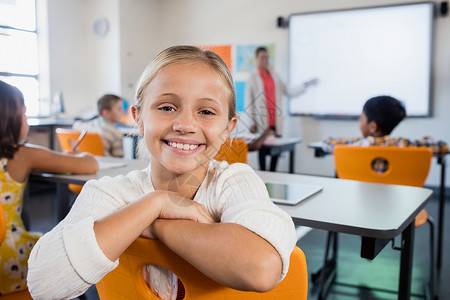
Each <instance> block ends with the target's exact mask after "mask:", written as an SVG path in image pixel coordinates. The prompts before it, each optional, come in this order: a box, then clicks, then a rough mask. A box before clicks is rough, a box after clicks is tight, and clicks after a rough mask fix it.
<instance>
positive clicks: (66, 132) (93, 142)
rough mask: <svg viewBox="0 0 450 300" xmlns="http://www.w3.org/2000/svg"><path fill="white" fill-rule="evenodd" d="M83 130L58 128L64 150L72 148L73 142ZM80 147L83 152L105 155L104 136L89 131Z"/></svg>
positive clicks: (57, 133)
mask: <svg viewBox="0 0 450 300" xmlns="http://www.w3.org/2000/svg"><path fill="white" fill-rule="evenodd" d="M80 134H81V132H79V131H76V130H73V129H68V128H57V129H56V135H57V136H58V140H59V143H60V145H61V149H62V150H64V151H71V150H72V143H74V142H76V140H77V139H78V137H79V136H80ZM78 148H79V149H80V150H81V151H82V152H88V153H91V154H93V155H100V156H103V155H104V150H103V142H102V138H101V137H100V135H99V134H97V133H92V132H88V133H87V134H86V135H85V137H84V138H83V140H82V141H81V143H80V144H79V145H78Z"/></svg>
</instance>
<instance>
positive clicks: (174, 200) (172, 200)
mask: <svg viewBox="0 0 450 300" xmlns="http://www.w3.org/2000/svg"><path fill="white" fill-rule="evenodd" d="M149 195H150V196H152V197H157V198H158V199H159V200H160V201H159V203H161V208H160V212H159V216H158V218H159V219H172V220H173V219H184V220H192V221H195V222H199V223H215V221H214V218H213V217H212V216H211V214H210V213H209V212H208V210H207V209H206V208H205V207H204V206H203V205H202V204H200V203H197V202H195V201H193V200H191V199H189V198H186V197H183V196H181V195H180V194H178V193H175V192H168V191H154V192H151V193H150V194H149ZM155 221H156V220H155ZM152 223H153V222H152ZM151 227H152V226H151V225H150V226H149V227H147V228H146V229H145V230H144V231H143V232H142V233H141V236H143V237H146V238H150V239H154V238H155V236H154V235H153V233H152V230H151Z"/></svg>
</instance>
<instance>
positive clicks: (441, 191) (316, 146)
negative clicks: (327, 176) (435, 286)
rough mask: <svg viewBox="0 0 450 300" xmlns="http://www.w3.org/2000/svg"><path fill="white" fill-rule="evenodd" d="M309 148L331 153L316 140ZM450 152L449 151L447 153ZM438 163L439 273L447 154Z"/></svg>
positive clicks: (320, 155)
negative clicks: (439, 176)
mask: <svg viewBox="0 0 450 300" xmlns="http://www.w3.org/2000/svg"><path fill="white" fill-rule="evenodd" d="M308 148H311V149H313V150H314V157H324V156H326V155H329V154H330V153H327V152H325V151H323V149H322V142H314V143H310V144H308ZM447 154H449V153H447ZM437 163H438V164H439V165H441V178H440V183H439V211H438V213H439V219H438V230H437V231H438V248H437V260H436V266H437V270H438V273H440V271H441V268H442V247H443V230H444V217H445V214H444V212H445V169H446V167H447V163H446V156H443V157H437Z"/></svg>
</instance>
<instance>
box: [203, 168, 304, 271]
mask: <svg viewBox="0 0 450 300" xmlns="http://www.w3.org/2000/svg"><path fill="white" fill-rule="evenodd" d="M214 163H217V162H215V161H214ZM217 164H218V165H216V167H215V168H216V170H217V171H216V172H211V171H210V173H209V175H210V176H211V177H212V175H211V174H216V175H215V176H214V177H213V178H209V181H210V182H209V183H207V185H208V188H207V189H206V190H205V191H202V193H201V194H200V195H198V196H199V197H198V201H199V202H200V203H202V202H205V203H203V204H204V205H205V206H206V207H207V208H208V210H209V211H211V212H212V213H213V215H214V216H215V217H216V218H218V219H220V221H221V223H236V224H239V225H241V226H243V227H245V228H247V229H249V230H250V231H253V232H254V233H256V234H258V235H259V236H261V237H262V238H264V239H265V240H266V241H268V242H269V243H270V244H271V245H272V246H273V247H274V248H275V249H276V250H277V251H278V253H279V255H280V257H281V259H282V262H283V271H282V275H281V278H280V280H282V279H283V278H284V276H285V275H286V273H287V270H288V268H289V259H290V255H291V252H292V250H293V249H294V246H295V243H296V242H297V238H296V234H295V226H294V223H293V221H292V218H291V217H290V216H289V215H288V214H287V213H285V212H284V211H282V210H281V209H280V208H278V207H277V206H276V205H275V204H273V203H272V201H271V200H270V198H269V195H268V193H267V189H266V187H265V184H264V182H263V181H262V180H261V178H259V177H258V175H256V173H255V172H254V171H253V169H251V167H249V166H248V165H245V164H239V163H235V164H232V165H231V166H228V164H227V163H226V162H222V163H220V164H219V163H217ZM196 198H197V197H196Z"/></svg>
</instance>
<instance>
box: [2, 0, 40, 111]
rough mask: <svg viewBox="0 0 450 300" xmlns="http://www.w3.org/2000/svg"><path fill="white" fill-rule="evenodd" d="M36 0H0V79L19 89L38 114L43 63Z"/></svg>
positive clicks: (32, 109)
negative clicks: (40, 52) (40, 67)
mask: <svg viewBox="0 0 450 300" xmlns="http://www.w3.org/2000/svg"><path fill="white" fill-rule="evenodd" d="M37 45H38V43H37V30H36V1H35V0H0V79H1V80H3V81H5V82H7V83H9V84H11V85H14V86H16V87H17V88H19V89H20V90H21V91H22V93H23V95H24V98H25V104H26V106H27V115H29V116H37V115H39V113H40V107H39V65H38V46H37Z"/></svg>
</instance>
